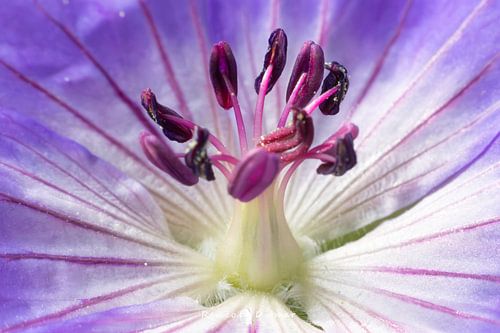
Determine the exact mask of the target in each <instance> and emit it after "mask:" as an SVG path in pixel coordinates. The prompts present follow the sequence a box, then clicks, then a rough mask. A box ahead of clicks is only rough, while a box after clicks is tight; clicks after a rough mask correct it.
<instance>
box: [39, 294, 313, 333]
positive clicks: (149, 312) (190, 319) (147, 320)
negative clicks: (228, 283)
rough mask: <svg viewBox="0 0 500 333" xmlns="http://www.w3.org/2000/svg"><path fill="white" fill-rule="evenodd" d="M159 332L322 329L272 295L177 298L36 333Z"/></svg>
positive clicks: (105, 313)
mask: <svg viewBox="0 0 500 333" xmlns="http://www.w3.org/2000/svg"><path fill="white" fill-rule="evenodd" d="M143 330H155V331H159V332H221V333H222V332H227V333H233V332H259V333H274V332H312V333H319V332H321V331H320V330H318V329H316V328H315V327H313V326H311V325H310V324H308V323H306V322H305V321H303V320H302V319H300V318H299V317H298V316H297V315H296V314H295V313H293V312H291V311H290V310H289V309H288V308H286V307H285V306H284V305H283V303H281V302H280V301H279V300H277V299H275V298H274V297H270V296H255V295H247V294H243V295H239V296H235V297H232V298H230V299H229V300H227V301H226V302H224V303H222V304H220V305H217V306H214V307H210V308H206V307H202V306H200V305H198V304H197V303H195V302H193V301H192V300H189V299H185V298H175V299H169V300H164V301H159V302H153V303H149V304H144V305H139V306H131V307H123V308H117V309H114V310H110V311H106V312H101V313H96V314H93V315H89V316H84V317H80V318H76V319H73V320H70V321H67V322H63V323H55V324H52V325H47V326H43V327H41V328H40V329H38V330H34V331H33V332H39V333H41V332H51V333H53V332H54V333H57V332H61V333H62V332H75V331H76V332H80V331H82V332H88V331H92V332H99V333H105V332H109V333H121V332H131V331H134V332H136V331H143Z"/></svg>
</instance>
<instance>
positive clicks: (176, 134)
mask: <svg viewBox="0 0 500 333" xmlns="http://www.w3.org/2000/svg"><path fill="white" fill-rule="evenodd" d="M141 104H142V106H143V107H144V109H145V110H146V111H147V112H148V115H149V116H150V117H151V119H153V121H154V122H155V123H157V124H158V125H160V126H161V128H162V129H163V134H165V136H166V137H167V138H169V139H170V140H173V141H177V142H186V141H188V140H191V138H192V137H193V131H192V129H191V127H190V126H188V125H186V124H185V120H184V119H183V118H182V116H181V115H179V114H178V113H177V112H175V111H174V110H172V109H170V108H168V107H166V106H164V105H161V104H160V103H158V101H157V100H156V96H155V94H154V93H153V92H152V91H151V89H146V90H144V91H143V92H142V93H141Z"/></svg>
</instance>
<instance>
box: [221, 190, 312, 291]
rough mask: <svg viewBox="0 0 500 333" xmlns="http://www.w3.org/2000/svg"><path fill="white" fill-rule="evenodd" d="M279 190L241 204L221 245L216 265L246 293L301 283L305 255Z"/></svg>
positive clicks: (237, 207) (237, 205)
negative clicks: (288, 220)
mask: <svg viewBox="0 0 500 333" xmlns="http://www.w3.org/2000/svg"><path fill="white" fill-rule="evenodd" d="M274 192H275V187H274V186H270V187H269V188H268V189H267V190H266V191H265V192H264V193H262V194H261V195H260V196H258V197H257V198H255V199H254V200H252V201H250V202H247V203H237V204H236V209H235V212H234V215H233V219H232V221H231V224H230V226H229V229H228V231H227V234H226V236H225V238H224V241H222V242H221V243H220V246H219V248H218V251H217V256H216V265H217V268H218V270H219V273H220V274H221V277H223V278H224V279H226V280H228V281H229V282H231V283H232V284H233V285H234V286H236V287H239V288H242V289H254V290H262V291H271V290H272V289H273V288H275V287H277V286H279V285H280V284H283V283H285V282H293V281H297V280H298V279H300V276H301V274H302V263H303V261H304V260H303V255H302V250H301V249H300V247H299V245H298V244H297V241H296V240H295V238H294V237H293V235H292V233H291V231H290V229H289V227H288V223H287V222H286V219H285V216H284V212H283V207H282V206H281V203H280V202H279V201H276V200H275V193H274Z"/></svg>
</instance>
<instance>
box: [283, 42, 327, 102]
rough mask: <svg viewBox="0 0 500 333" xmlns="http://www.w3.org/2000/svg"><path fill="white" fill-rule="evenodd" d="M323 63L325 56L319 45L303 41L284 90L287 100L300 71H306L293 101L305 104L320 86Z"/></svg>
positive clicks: (300, 73)
mask: <svg viewBox="0 0 500 333" xmlns="http://www.w3.org/2000/svg"><path fill="white" fill-rule="evenodd" d="M324 65H325V57H324V55H323V49H322V48H321V46H319V45H318V44H316V43H314V42H312V41H307V42H305V43H304V45H303V46H302V49H301V50H300V52H299V55H298V56H297V60H295V65H293V70H292V76H291V77H290V81H289V82H288V88H287V90H286V100H287V102H288V99H289V98H290V95H291V94H292V91H293V89H294V88H295V85H296V84H297V82H298V81H299V78H300V76H301V75H302V73H306V79H305V82H304V85H303V87H302V88H301V89H300V91H299V93H298V95H297V98H296V100H295V101H293V105H294V106H298V107H304V106H306V104H307V103H308V102H309V101H310V100H311V99H312V98H313V97H314V95H315V94H316V92H317V91H318V89H319V87H320V86H321V80H322V79H323V71H324Z"/></svg>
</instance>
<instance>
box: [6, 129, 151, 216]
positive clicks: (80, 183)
mask: <svg viewBox="0 0 500 333" xmlns="http://www.w3.org/2000/svg"><path fill="white" fill-rule="evenodd" d="M0 135H1V134H0ZM2 136H4V137H6V138H9V139H10V140H12V141H14V142H16V143H17V144H19V145H21V146H23V147H25V148H26V149H28V150H30V151H31V152H33V153H34V154H36V155H37V156H38V157H39V158H41V159H43V160H44V161H45V163H47V164H48V165H51V166H53V167H54V168H56V169H57V170H59V171H60V172H62V173H63V174H65V175H66V176H68V177H69V178H71V179H73V180H74V181H76V182H77V183H78V184H79V185H80V186H82V187H83V188H85V189H87V190H88V191H89V192H91V193H93V194H94V195H95V196H97V197H98V198H100V199H101V200H103V201H104V202H107V203H108V204H109V205H111V206H113V207H115V208H116V209H118V210H120V211H122V212H123V213H124V214H125V215H127V216H129V217H130V218H135V217H140V218H142V221H143V222H145V223H146V224H149V225H151V224H150V223H149V221H148V220H146V219H145V218H144V217H142V216H140V215H138V214H135V212H134V211H133V210H131V209H130V208H128V206H127V205H126V204H125V203H124V206H125V207H126V208H127V209H128V210H129V212H130V213H127V212H126V211H125V209H124V208H123V207H120V206H118V205H116V204H115V203H113V202H112V201H110V200H109V199H107V198H106V197H104V196H102V195H101V194H99V193H98V192H97V191H95V190H93V189H92V188H91V187H90V186H88V185H87V184H85V183H84V182H83V181H81V180H80V179H78V178H77V177H75V176H74V175H73V174H72V173H70V172H68V171H66V170H65V169H64V168H62V167H61V166H59V165H58V164H56V163H54V162H53V161H52V160H50V159H48V158H47V157H45V156H44V155H43V154H41V153H39V152H38V151H37V150H36V149H34V148H33V147H30V146H27V145H26V144H24V143H23V142H21V141H19V140H18V139H16V138H15V137H11V136H8V135H2ZM0 163H1V162H0ZM75 163H76V162H75ZM76 164H77V165H78V166H79V167H80V168H81V166H80V165H79V164H78V163H76ZM16 170H17V169H16ZM82 170H84V171H85V172H86V173H88V171H87V170H85V169H83V168H82ZM23 174H24V173H23ZM89 175H90V176H92V175H91V174H89ZM94 179H95V178H94ZM95 180H96V181H97V179H95ZM101 186H103V187H104V185H102V184H101ZM104 188H106V187H104ZM106 189H107V188H106ZM108 191H109V190H108ZM110 193H111V194H112V195H113V196H114V197H115V198H117V199H118V200H120V202H121V199H120V198H118V197H117V196H116V195H115V194H114V193H112V192H110ZM131 213H132V214H133V215H135V217H134V216H133V215H132V214H131Z"/></svg>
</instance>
